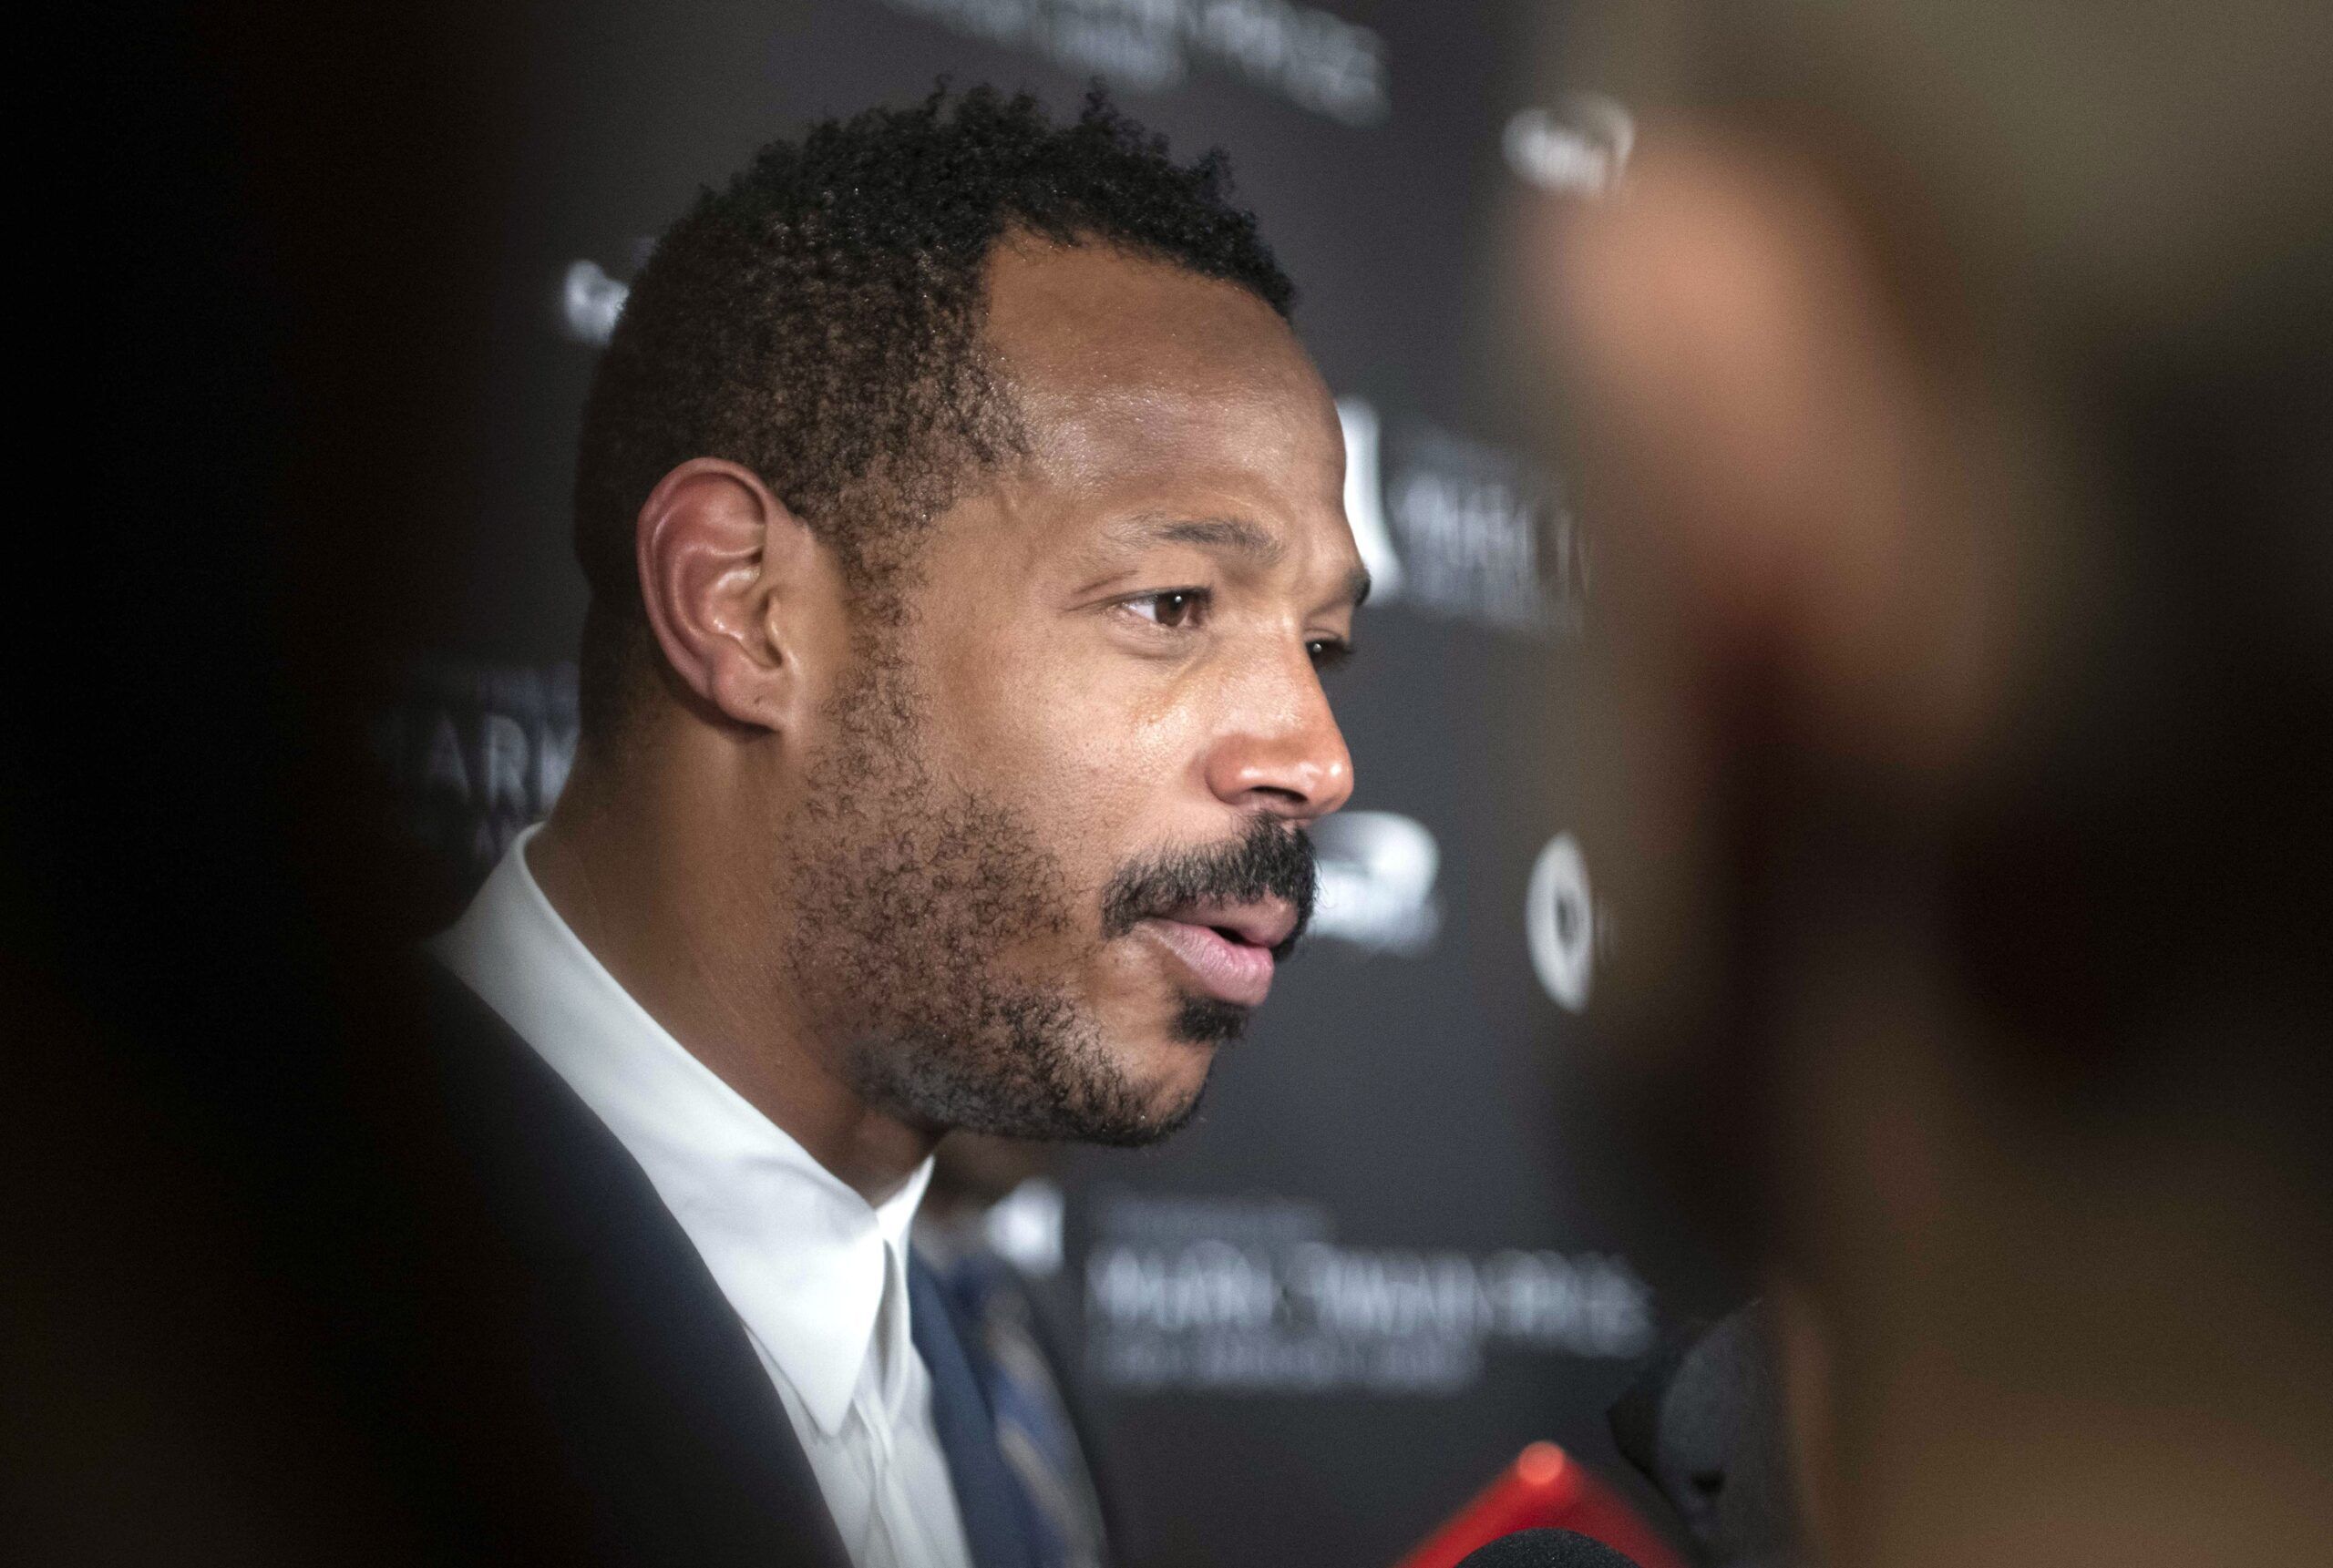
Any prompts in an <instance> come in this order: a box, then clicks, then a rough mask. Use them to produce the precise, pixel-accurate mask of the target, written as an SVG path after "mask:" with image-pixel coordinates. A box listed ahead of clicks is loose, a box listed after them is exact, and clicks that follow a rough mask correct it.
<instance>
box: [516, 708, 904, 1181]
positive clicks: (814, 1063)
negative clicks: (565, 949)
mask: <svg viewBox="0 0 2333 1568" xmlns="http://www.w3.org/2000/svg"><path fill="white" fill-rule="evenodd" d="M642 749H643V750H645V749H646V748H642ZM738 751H739V748H737V747H735V746H734V745H731V744H730V743H727V742H725V741H720V740H715V741H713V742H709V743H705V744H704V745H703V746H701V747H699V748H698V749H697V752H696V753H695V754H693V755H682V756H680V757H678V758H673V757H670V756H660V757H658V758H657V759H656V760H655V761H653V762H650V761H641V762H638V763H634V764H630V765H629V766H625V767H623V768H622V772H621V774H619V772H618V770H617V768H616V767H614V766H612V765H610V764H607V763H606V762H605V761H604V760H603V759H601V758H599V757H595V756H593V755H591V754H590V753H589V752H588V751H587V752H585V753H581V754H579V755H578V757H577V759H576V765H575V771H574V773H573V774H572V775H571V776H570V779H569V781H568V786H567V788H566V789H565V790H564V791H563V792H562V793H561V794H560V802H559V804H558V806H557V808H556V809H555V810H554V811H553V812H552V814H551V817H550V821H549V822H548V823H546V824H545V825H544V826H543V830H542V831H541V832H540V834H538V835H536V836H535V838H534V839H533V840H532V841H531V842H530V843H529V845H528V846H527V866H528V869H529V871H531V872H532V873H533V875H534V877H535V880H536V882H537V883H538V884H539V885H540V886H541V888H542V890H543V895H544V897H547V898H549V899H550V905H551V907H552V908H554V909H556V910H557V911H558V912H559V916H560V918H561V919H562V920H564V921H566V922H567V925H568V927H569V928H570V929H571V930H572V931H574V933H575V935H576V937H577V938H579V939H580V940H581V942H582V943H583V945H584V946H585V947H586V948H590V949H591V955H592V957H594V958H597V959H599V961H600V962H601V964H602V965H603V966H605V967H606V968H607V970H608V972H609V973H610V974H611V975H612V976H614V977H615V979H616V982H617V983H618V984H619V985H621V986H622V987H623V989H625V990H626V991H628V992H629V993H631V995H632V999H634V1000H635V1001H637V1002H639V1003H640V1005H641V1006H642V1008H643V1009H646V1010H647V1012H648V1014H649V1016H650V1017H652V1018H653V1019H654V1020H656V1021H657V1022H658V1023H659V1024H661V1025H662V1026H663V1028H664V1029H665V1030H666V1031H668V1032H669V1033H670V1034H671V1035H672V1036H673V1039H674V1040H678V1041H680V1043H681V1045H682V1046H683V1048H684V1049H686V1050H688V1052H689V1053H690V1054H691V1055H692V1056H694V1057H695V1058H696V1059H697V1060H698V1061H702V1062H703V1063H704V1065H705V1066H706V1067H708V1068H710V1069H711V1070H712V1071H714V1074H716V1075H717V1076H718V1077H719V1078H720V1079H721V1080H722V1081H723V1082H725V1083H726V1084H728V1085H729V1087H730V1088H731V1089H734V1090H735V1091H737V1093H738V1094H740V1095H741V1096H743V1097H744V1098H745V1101H746V1102H747V1103H749V1104H751V1105H752V1106H753V1107H754V1108H755V1110H757V1111H759V1112H761V1113H762V1114H763V1115H765V1116H766V1117H768V1118H769V1119H770V1121H772V1122H775V1123H776V1125H777V1126H779V1127H780V1128H783V1129H784V1130H785V1131H786V1133H787V1134H788V1135H789V1136H791V1137H792V1138H793V1139H794V1140H795V1141H796V1142H797V1143H800V1144H801V1145H802V1147H803V1148H804V1149H805V1150H807V1152H808V1153H809V1154H810V1157H811V1158H812V1159H815V1160H817V1162H818V1163H820V1164H821V1165H824V1166H825V1167H826V1168H827V1170H829V1171H831V1172H833V1173H834V1174H835V1175H836V1176H838V1178H840V1179H841V1180H842V1181H843V1182H844V1183H846V1184H848V1185H849V1186H850V1187H851V1188H852V1189H853V1190H854V1191H856V1192H858V1194H860V1195H861V1196H862V1197H864V1198H866V1199H867V1201H868V1203H870V1204H877V1203H881V1202H882V1201H883V1200H884V1199H886V1198H888V1197H889V1196H890V1195H891V1194H894V1193H896V1192H898V1191H899V1187H900V1186H901V1185H902V1184H904V1183H905V1182H906V1181H907V1179H908V1177H909V1176H910V1175H911V1174H913V1173H914V1172H915V1169H916V1167H917V1166H919V1165H920V1164H921V1163H923V1162H924V1160H925V1159H926V1158H927V1157H929V1156H930V1153H931V1150H932V1146H933V1145H934V1144H935V1143H937V1142H938V1141H939V1132H937V1131H935V1130H930V1129H925V1128H920V1127H914V1126H910V1125H909V1124H908V1123H906V1122H901V1121H900V1120H899V1119H898V1118H897V1117H894V1116H891V1115H889V1114H888V1113H886V1112H882V1111H880V1110H878V1109H877V1108H875V1107H874V1106H871V1105H869V1104H868V1102H867V1101H866V1099H865V1098H864V1097H863V1096H862V1095H861V1094H860V1093H859V1092H858V1091H857V1090H856V1089H855V1088H854V1087H852V1085H851V1082H850V1080H849V1076H848V1072H847V1071H846V1062H845V1060H844V1053H843V1050H842V1046H841V1042H839V1041H836V1040H826V1039H821V1038H819V1032H818V1030H817V1029H816V1028H815V1026H814V1025H813V1024H812V1023H811V1021H810V1020H807V1019H805V1018H804V1017H803V1016H802V1014H801V1009H800V1008H799V1007H798V1005H797V1000H796V999H795V998H794V996H793V995H792V994H791V989H790V988H789V987H788V986H787V984H786V979H785V968H784V965H783V964H782V963H780V962H778V961H777V956H776V953H775V951H774V947H775V944H776V942H778V941H780V940H782V938H780V937H779V936H778V935H777V934H776V921H775V918H774V917H775V916H776V914H777V911H776V909H775V908H774V907H772V904H771V901H770V892H769V889H770V887H771V886H772V879H771V878H770V877H769V876H766V875H765V876H756V875H755V874H754V872H753V870H751V869H749V868H741V866H740V864H739V856H738V845H741V844H755V843H758V842H761V841H762V840H764V839H766V835H767V828H766V825H765V826H764V827H762V829H761V830H760V835H759V836H756V835H751V834H745V833H741V832H737V831H733V827H734V825H735V824H738V823H740V822H742V821H743V820H744V808H745V806H746V805H747V804H748V799H749V792H748V791H746V790H745V788H743V787H742V786H743V785H744V784H745V776H744V775H745V768H746V765H747V764H746V760H745V758H743V757H742V756H740V755H738V754H737V753H738ZM765 822H766V818H765Z"/></svg>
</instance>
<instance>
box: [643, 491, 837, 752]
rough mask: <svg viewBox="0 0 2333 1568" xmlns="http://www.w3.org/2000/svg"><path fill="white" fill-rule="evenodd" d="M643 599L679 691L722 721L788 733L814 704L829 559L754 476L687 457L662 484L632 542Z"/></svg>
mask: <svg viewBox="0 0 2333 1568" xmlns="http://www.w3.org/2000/svg"><path fill="white" fill-rule="evenodd" d="M634 543H635V547H636V549H637V554H638V562H639V570H640V592H641V599H642V602H643V603H644V604H645V605H646V607H647V610H648V624H649V625H650V626H651V627H652V628H653V630H655V633H656V641H657V644H658V645H659V646H660V647H661V648H663V651H664V660H665V662H666V663H667V664H669V665H670V666H671V667H672V670H673V673H674V674H675V675H676V676H678V677H679V679H680V681H681V683H682V684H683V685H684V686H686V687H687V688H688V689H689V690H690V691H692V692H695V693H696V695H697V696H698V697H699V698H700V699H702V700H703V701H704V702H705V703H706V704H708V705H709V706H710V707H712V708H713V709H714V711H716V712H719V713H720V714H721V715H722V716H723V717H725V718H726V719H729V720H731V721H732V722H734V723H739V724H745V725H749V726H751V727H753V728H755V729H763V730H772V731H779V732H783V731H785V730H786V729H788V728H790V727H791V726H792V725H793V723H795V722H796V721H797V718H799V717H800V715H801V714H802V712H803V711H804V704H805V702H813V701H815V700H816V696H815V692H814V691H811V690H806V688H815V687H816V686H817V685H818V684H819V683H820V680H821V676H822V674H823V672H822V671H812V670H806V668H805V661H806V658H807V659H808V660H811V661H815V660H816V659H817V654H818V652H819V651H820V650H822V649H823V648H824V647H825V646H827V644H828V643H829V642H830V641H832V640H831V638H830V637H829V636H828V635H827V633H828V632H829V631H830V630H832V629H831V627H830V626H829V625H828V624H827V623H828V622H830V621H832V620H834V619H835V618H836V615H837V612H838V605H839V603H840V593H839V589H838V582H837V580H836V575H835V572H834V568H833V563H832V562H831V561H830V560H829V559H827V552H826V551H824V550H822V549H821V548H819V546H818V542H817V538H815V537H813V536H812V534H811V532H810V530H809V529H808V528H807V527H806V526H805V525H804V524H803V522H802V520H801V519H800V518H797V517H796V516H795V515H794V514H793V513H792V512H791V511H790V510H788V509H787V508H786V504H785V503H784V502H783V501H780V500H779V499H778V498H777V497H776V495H774V494H772V493H771V491H770V488H769V487H768V486H766V485H765V484H763V483H762V481H761V479H760V477H758V476H756V475H755V473H754V472H753V471H752V470H751V469H748V468H745V467H742V466H739V465H737V464H735V463H730V462H725V461H723V460H722V459H720V458H716V457H694V458H691V459H690V460H689V461H688V462H685V463H683V464H682V465H681V466H679V467H677V468H674V469H673V471H672V472H671V473H669V474H667V475H665V476H664V477H663V479H661V480H659V481H658V482H657V485H656V488H655V489H654V490H653V491H651V492H650V493H649V497H648V500H647V502H646V504H644V505H643V506H642V507H641V508H640V520H639V525H638V531H637V534H636V536H635V540H634Z"/></svg>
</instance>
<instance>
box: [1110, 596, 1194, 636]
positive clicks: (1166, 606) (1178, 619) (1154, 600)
mask: <svg viewBox="0 0 2333 1568" xmlns="http://www.w3.org/2000/svg"><path fill="white" fill-rule="evenodd" d="M1207 600H1208V596H1207V590H1206V589H1197V588H1175V589H1167V590H1166V592H1164V593H1146V594H1144V595H1143V596H1142V597H1141V598H1139V599H1130V600H1126V607H1127V608H1128V609H1130V610H1133V611H1134V612H1135V613H1136V615H1139V616H1141V617H1142V618H1143V619H1144V620H1148V621H1151V622H1153V623H1154V624H1156V625H1158V626H1162V627H1165V628H1166V629H1167V630H1183V629H1184V628H1187V627H1190V626H1195V625H1197V622H1198V620H1199V617H1200V616H1201V615H1203V614H1204V613H1206V610H1207Z"/></svg>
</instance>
